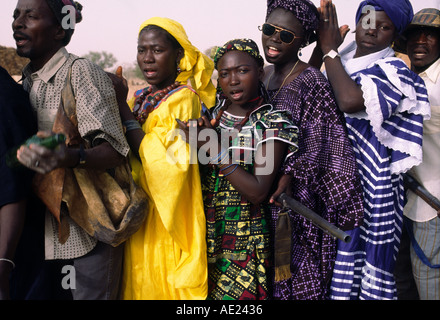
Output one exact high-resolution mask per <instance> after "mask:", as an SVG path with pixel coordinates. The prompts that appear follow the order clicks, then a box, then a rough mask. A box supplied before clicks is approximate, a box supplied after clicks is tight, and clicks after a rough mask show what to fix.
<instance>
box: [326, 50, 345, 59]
mask: <svg viewBox="0 0 440 320" xmlns="http://www.w3.org/2000/svg"><path fill="white" fill-rule="evenodd" d="M327 57H329V58H332V59H334V58H336V57H339V58H340V57H341V55H340V54H339V53H337V52H336V51H335V50H330V52H329V53H327V54H325V55H324V56H323V57H322V61H324V60H325V58H327Z"/></svg>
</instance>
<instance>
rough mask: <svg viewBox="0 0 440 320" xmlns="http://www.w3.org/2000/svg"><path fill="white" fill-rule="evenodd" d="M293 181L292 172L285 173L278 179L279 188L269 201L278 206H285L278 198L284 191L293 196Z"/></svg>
mask: <svg viewBox="0 0 440 320" xmlns="http://www.w3.org/2000/svg"><path fill="white" fill-rule="evenodd" d="M291 181H292V176H291V175H290V174H285V175H283V176H282V177H281V178H280V180H279V181H278V186H277V189H276V190H275V192H274V193H273V194H272V196H271V197H270V199H269V203H271V204H275V205H276V206H278V207H283V204H282V203H280V202H278V201H277V200H278V197H279V196H280V195H281V194H282V193H285V194H287V195H288V196H292V189H291Z"/></svg>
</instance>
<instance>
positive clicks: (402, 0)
mask: <svg viewBox="0 0 440 320" xmlns="http://www.w3.org/2000/svg"><path fill="white" fill-rule="evenodd" d="M367 5H370V6H373V7H374V8H375V9H376V10H377V11H385V13H386V14H387V16H388V17H389V18H390V19H391V21H392V22H393V24H394V26H395V27H396V29H397V32H398V33H399V34H401V33H402V32H403V31H404V30H405V28H406V27H407V25H408V24H410V23H411V21H412V19H413V17H414V11H413V7H412V5H411V2H409V0H365V1H362V2H361V4H360V5H359V8H358V10H357V12H356V24H357V23H358V22H359V20H360V18H361V16H362V8H363V7H365V6H367Z"/></svg>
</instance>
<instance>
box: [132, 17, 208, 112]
mask: <svg viewBox="0 0 440 320" xmlns="http://www.w3.org/2000/svg"><path fill="white" fill-rule="evenodd" d="M148 25H155V26H158V27H161V28H162V29H165V30H166V31H168V32H169V33H170V34H171V35H172V36H173V37H174V38H175V39H176V40H177V41H178V42H179V44H180V45H181V46H182V47H183V49H184V50H185V55H184V57H183V58H182V60H180V64H179V67H180V69H181V70H182V72H181V73H180V74H179V75H178V76H177V79H176V80H177V81H179V82H180V83H187V82H188V80H190V81H191V86H192V87H193V89H195V90H196V91H197V93H198V94H199V96H200V98H201V99H202V101H203V103H204V104H205V105H206V106H207V107H208V108H211V107H212V106H214V104H215V95H216V90H215V87H214V85H213V83H212V82H211V76H212V73H213V71H214V62H213V61H212V60H211V59H210V58H208V57H207V56H206V55H204V54H203V53H201V52H200V51H199V50H198V49H197V48H196V47H194V46H193V45H192V44H191V42H190V41H189V39H188V36H187V35H186V32H185V29H183V27H182V25H181V24H180V23H178V22H177V21H174V20H172V19H169V18H161V17H154V18H151V19H148V20H147V21H145V22H144V23H143V24H142V25H141V27H140V29H139V34H140V32H141V31H142V30H143V29H144V28H145V27H146V26H148Z"/></svg>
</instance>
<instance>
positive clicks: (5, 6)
mask: <svg viewBox="0 0 440 320" xmlns="http://www.w3.org/2000/svg"><path fill="white" fill-rule="evenodd" d="M0 1H1V9H0V29H1V30H2V31H1V33H0V45H2V46H7V47H13V48H15V42H14V39H13V38H12V28H11V24H12V14H13V11H14V9H15V6H16V4H17V0H0ZM312 1H313V3H315V5H317V6H319V3H320V1H319V0H312ZM389 1H393V0H389ZM79 2H80V3H81V4H82V5H83V7H84V9H83V17H84V18H83V21H82V22H81V23H79V24H77V25H76V30H75V34H74V35H73V38H72V41H71V43H70V44H69V46H68V47H67V49H68V50H69V51H70V52H71V53H74V54H76V55H79V56H82V55H85V54H87V53H88V52H89V51H107V52H110V53H112V54H113V55H114V56H115V57H116V58H117V59H118V64H120V65H124V64H133V63H135V61H136V46H137V34H138V31H139V27H140V25H141V24H142V22H144V21H145V20H147V19H149V18H151V17H154V16H161V17H168V18H171V19H174V20H176V21H178V22H180V23H181V24H182V25H183V27H184V28H185V30H186V32H187V34H188V37H189V39H190V41H191V42H192V44H193V45H195V46H196V47H197V48H199V49H200V51H202V52H203V51H205V50H206V49H208V48H210V47H212V46H215V45H223V44H224V43H225V42H227V41H228V40H231V39H234V38H251V39H253V40H254V41H255V42H257V44H258V45H260V46H261V32H260V31H259V30H258V26H259V25H261V24H263V23H264V19H265V16H266V5H267V1H266V0H105V1H103V0H79ZM360 2H361V0H334V1H333V3H335V5H336V8H337V11H338V17H339V23H340V24H348V25H349V26H350V28H351V30H354V27H355V22H354V16H355V13H356V9H357V7H358V4H359V3H360ZM411 3H412V5H413V8H414V12H415V13H416V12H417V11H419V10H421V9H423V8H427V7H430V8H440V0H411ZM351 40H353V35H351V34H350V35H349V36H347V39H346V42H347V41H351ZM310 47H311V48H307V49H306V50H305V51H304V56H307V54H308V52H309V51H311V49H312V48H313V45H312V46H310Z"/></svg>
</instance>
